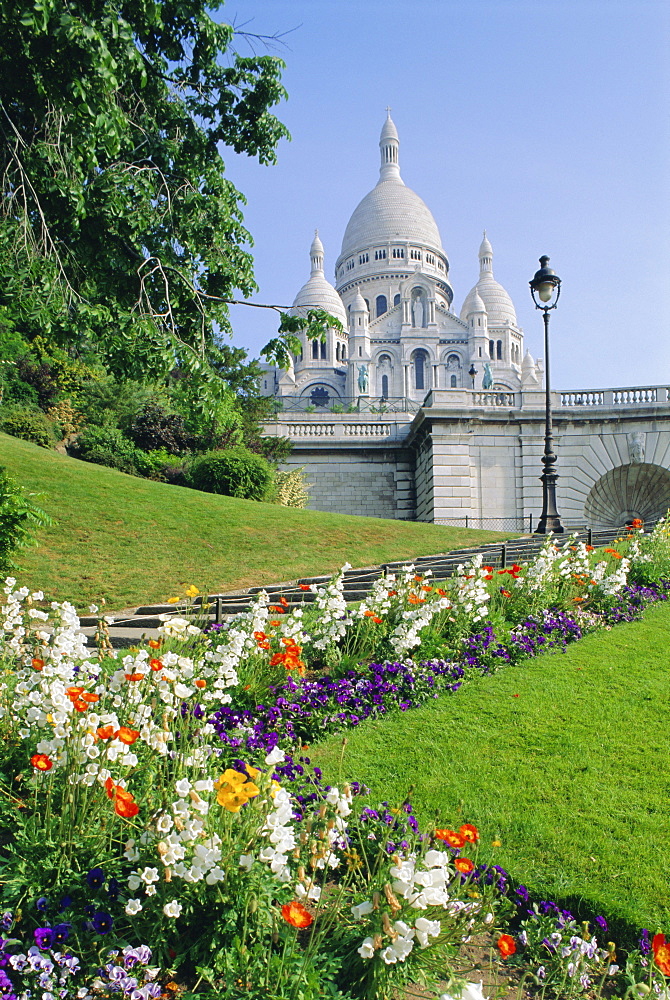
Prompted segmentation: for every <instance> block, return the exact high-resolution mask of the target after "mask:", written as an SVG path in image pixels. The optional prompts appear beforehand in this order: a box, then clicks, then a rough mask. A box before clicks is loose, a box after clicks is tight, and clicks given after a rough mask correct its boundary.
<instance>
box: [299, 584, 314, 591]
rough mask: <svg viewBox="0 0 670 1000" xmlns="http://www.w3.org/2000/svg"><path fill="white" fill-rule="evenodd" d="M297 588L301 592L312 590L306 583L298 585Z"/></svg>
mask: <svg viewBox="0 0 670 1000" xmlns="http://www.w3.org/2000/svg"><path fill="white" fill-rule="evenodd" d="M298 586H299V587H300V589H301V590H311V589H312V588H311V587H310V585H309V584H308V583H299V584H298Z"/></svg>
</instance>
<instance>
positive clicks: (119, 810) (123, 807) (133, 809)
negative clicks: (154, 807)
mask: <svg viewBox="0 0 670 1000" xmlns="http://www.w3.org/2000/svg"><path fill="white" fill-rule="evenodd" d="M139 811H140V807H139V806H138V804H137V802H136V801H135V799H134V798H133V797H132V795H130V794H129V793H128V792H124V790H123V788H119V787H118V786H117V789H116V796H115V797H114V812H115V813H116V814H117V816H122V817H123V819H132V818H133V816H137V814H138V812H139Z"/></svg>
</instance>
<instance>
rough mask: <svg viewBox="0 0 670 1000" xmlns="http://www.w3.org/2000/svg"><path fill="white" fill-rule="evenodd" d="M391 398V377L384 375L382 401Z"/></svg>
mask: <svg viewBox="0 0 670 1000" xmlns="http://www.w3.org/2000/svg"><path fill="white" fill-rule="evenodd" d="M388 398H389V377H388V375H382V399H388Z"/></svg>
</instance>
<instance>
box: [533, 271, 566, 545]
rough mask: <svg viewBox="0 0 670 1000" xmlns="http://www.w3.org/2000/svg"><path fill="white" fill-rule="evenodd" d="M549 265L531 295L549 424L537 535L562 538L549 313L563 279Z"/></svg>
mask: <svg viewBox="0 0 670 1000" xmlns="http://www.w3.org/2000/svg"><path fill="white" fill-rule="evenodd" d="M548 262H549V258H548V257H546V256H544V257H540V270H539V271H536V272H535V275H534V277H533V280H532V281H531V282H530V294H531V295H532V297H533V302H534V303H535V308H536V309H541V310H542V312H543V313H544V365H545V374H544V386H545V404H544V415H545V420H544V455H543V457H542V463H543V465H544V471H543V473H542V475H541V476H540V479H541V480H542V514H541V515H540V520H539V521H538V524H537V528H536V529H535V534H536V535H548V534H549V533H550V532H553V533H554V534H555V535H558V534H561V533H562V532H563V531H564V530H565V529H564V528H563V525H562V524H561V519H560V517H559V514H558V511H557V509H556V480H557V479H558V473H557V472H556V455H555V454H554V448H553V435H552V422H551V385H550V381H549V313H550V311H551V310H552V309H555V308H556V306H557V304H558V299H559V296H560V294H561V279H560V278H559V277H558V275H557V274H555V273H554V271H552V269H551V268H550V267H547V263H548ZM538 298H539V300H540V301H539V302H538Z"/></svg>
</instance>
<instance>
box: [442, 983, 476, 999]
mask: <svg viewBox="0 0 670 1000" xmlns="http://www.w3.org/2000/svg"><path fill="white" fill-rule="evenodd" d="M483 985H484V984H483V983H466V984H465V986H464V987H463V992H462V993H461V1000H486V997H485V996H484V994H483V992H482V986H483ZM440 1000H456V997H453V996H452V995H451V993H443V994H442V996H441V997H440Z"/></svg>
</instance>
